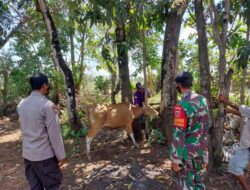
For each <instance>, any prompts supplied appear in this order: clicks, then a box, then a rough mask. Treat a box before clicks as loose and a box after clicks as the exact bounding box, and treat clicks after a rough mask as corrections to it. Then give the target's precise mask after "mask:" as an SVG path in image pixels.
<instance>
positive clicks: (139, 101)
mask: <svg viewBox="0 0 250 190" xmlns="http://www.w3.org/2000/svg"><path fill="white" fill-rule="evenodd" d="M135 86H136V91H135V92H134V94H133V95H134V105H135V106H138V107H143V104H144V102H145V89H144V88H143V87H142V85H141V83H140V82H137V83H136V85H135ZM148 97H149V93H148ZM132 127H133V133H134V137H135V140H137V141H140V140H142V132H141V128H143V127H145V122H144V117H143V115H142V116H141V117H139V118H137V119H135V120H134V122H133V126H132Z"/></svg>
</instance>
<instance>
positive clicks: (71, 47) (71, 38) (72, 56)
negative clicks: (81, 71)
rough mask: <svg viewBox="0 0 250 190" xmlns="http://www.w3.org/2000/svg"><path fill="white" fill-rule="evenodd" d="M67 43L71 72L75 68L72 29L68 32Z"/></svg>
mask: <svg viewBox="0 0 250 190" xmlns="http://www.w3.org/2000/svg"><path fill="white" fill-rule="evenodd" d="M69 41H70V58H71V66H72V70H74V69H75V68H74V67H75V43H74V31H73V29H72V31H70V34H69Z"/></svg>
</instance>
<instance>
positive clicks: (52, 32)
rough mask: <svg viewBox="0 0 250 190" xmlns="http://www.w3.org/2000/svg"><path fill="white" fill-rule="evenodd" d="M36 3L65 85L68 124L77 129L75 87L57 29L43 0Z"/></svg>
mask: <svg viewBox="0 0 250 190" xmlns="http://www.w3.org/2000/svg"><path fill="white" fill-rule="evenodd" d="M36 5H37V11H38V12H40V13H41V14H42V16H43V19H44V22H45V24H46V26H47V30H48V33H49V37H50V42H51V48H52V55H53V59H54V61H55V62H56V64H57V65H58V67H59V68H60V69H61V71H62V73H63V75H64V80H65V85H66V96H67V100H66V107H67V112H68V117H69V123H70V126H71V127H72V128H73V129H74V130H78V129H80V128H81V122H80V120H79V119H78V117H77V113H76V102H75V89H74V81H73V76H72V72H71V70H70V69H69V67H68V66H67V64H66V63H65V61H64V59H63V56H62V53H61V47H60V43H59V39H58V34H57V29H56V26H55V24H54V21H53V19H52V17H51V14H50V12H49V9H48V7H47V5H46V2H45V0H36Z"/></svg>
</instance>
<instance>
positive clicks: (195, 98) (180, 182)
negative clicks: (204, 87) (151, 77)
mask: <svg viewBox="0 0 250 190" xmlns="http://www.w3.org/2000/svg"><path fill="white" fill-rule="evenodd" d="M175 82H176V89H177V91H178V92H179V93H181V94H182V99H181V100H180V101H179V103H178V104H177V105H176V106H175V108H174V130H173V140H172V143H171V147H170V159H171V161H172V169H173V171H174V172H176V173H178V175H177V189H178V190H186V189H187V190H199V189H205V184H204V181H203V178H202V175H201V170H202V169H205V168H206V166H207V164H208V140H207V139H208V128H209V124H208V119H209V111H208V106H207V100H206V98H204V97H203V96H202V95H199V94H196V93H193V92H192V91H191V87H192V82H193V77H192V75H191V73H189V72H185V71H184V72H182V73H180V74H179V75H177V76H176V78H175Z"/></svg>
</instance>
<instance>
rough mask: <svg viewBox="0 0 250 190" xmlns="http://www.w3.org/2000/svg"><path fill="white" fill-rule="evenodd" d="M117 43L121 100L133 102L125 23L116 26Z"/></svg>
mask: <svg viewBox="0 0 250 190" xmlns="http://www.w3.org/2000/svg"><path fill="white" fill-rule="evenodd" d="M116 43H117V54H118V68H119V78H120V83H121V101H122V102H131V103H132V90H131V85H130V79H129V68H128V47H127V42H126V34H125V26H124V23H118V24H117V26H116Z"/></svg>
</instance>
